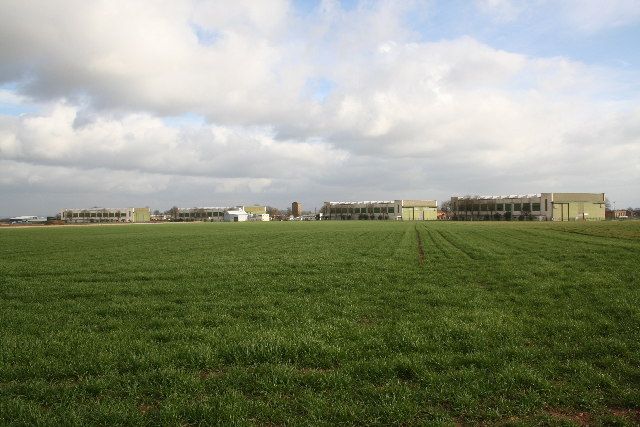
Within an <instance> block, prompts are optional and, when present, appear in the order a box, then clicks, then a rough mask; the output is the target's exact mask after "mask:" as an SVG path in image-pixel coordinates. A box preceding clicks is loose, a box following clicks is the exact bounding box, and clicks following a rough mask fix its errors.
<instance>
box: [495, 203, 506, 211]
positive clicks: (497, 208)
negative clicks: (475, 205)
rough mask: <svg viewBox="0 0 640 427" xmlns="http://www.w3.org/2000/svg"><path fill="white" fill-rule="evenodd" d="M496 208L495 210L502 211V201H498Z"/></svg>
mask: <svg viewBox="0 0 640 427" xmlns="http://www.w3.org/2000/svg"><path fill="white" fill-rule="evenodd" d="M496 210H497V211H503V210H504V203H498V204H497V205H496Z"/></svg>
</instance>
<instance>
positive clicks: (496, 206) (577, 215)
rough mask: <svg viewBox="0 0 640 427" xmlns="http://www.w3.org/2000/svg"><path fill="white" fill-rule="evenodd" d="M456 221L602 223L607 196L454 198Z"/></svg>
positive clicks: (581, 194)
mask: <svg viewBox="0 0 640 427" xmlns="http://www.w3.org/2000/svg"><path fill="white" fill-rule="evenodd" d="M451 211H452V215H453V219H459V220H487V221H489V220H512V219H514V220H515V219H517V220H533V219H536V220H541V221H602V220H604V219H605V195H604V193H538V194H522V195H518V194H513V195H508V196H464V197H459V196H454V197H452V198H451Z"/></svg>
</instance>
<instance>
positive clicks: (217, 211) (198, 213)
mask: <svg viewBox="0 0 640 427" xmlns="http://www.w3.org/2000/svg"><path fill="white" fill-rule="evenodd" d="M229 209H233V208H231V207H228V206H226V207H211V206H209V207H195V208H178V209H177V210H176V211H175V212H173V215H174V219H176V220H178V221H223V220H224V213H225V212H226V211H228V210H229Z"/></svg>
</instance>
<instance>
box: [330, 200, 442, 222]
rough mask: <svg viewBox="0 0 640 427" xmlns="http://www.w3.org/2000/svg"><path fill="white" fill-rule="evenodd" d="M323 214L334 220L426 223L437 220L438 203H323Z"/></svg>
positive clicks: (400, 201) (401, 201)
mask: <svg viewBox="0 0 640 427" xmlns="http://www.w3.org/2000/svg"><path fill="white" fill-rule="evenodd" d="M323 213H324V216H325V218H327V219H334V220H349V219H368V220H371V219H387V220H389V219H394V220H403V221H428V220H435V219H438V202H437V201H436V200H377V201H360V202H324V206H323Z"/></svg>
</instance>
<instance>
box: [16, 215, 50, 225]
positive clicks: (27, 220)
mask: <svg viewBox="0 0 640 427" xmlns="http://www.w3.org/2000/svg"><path fill="white" fill-rule="evenodd" d="M9 222H10V223H11V224H41V223H44V222H47V218H45V217H42V216H34V215H23V216H16V217H13V218H9Z"/></svg>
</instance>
